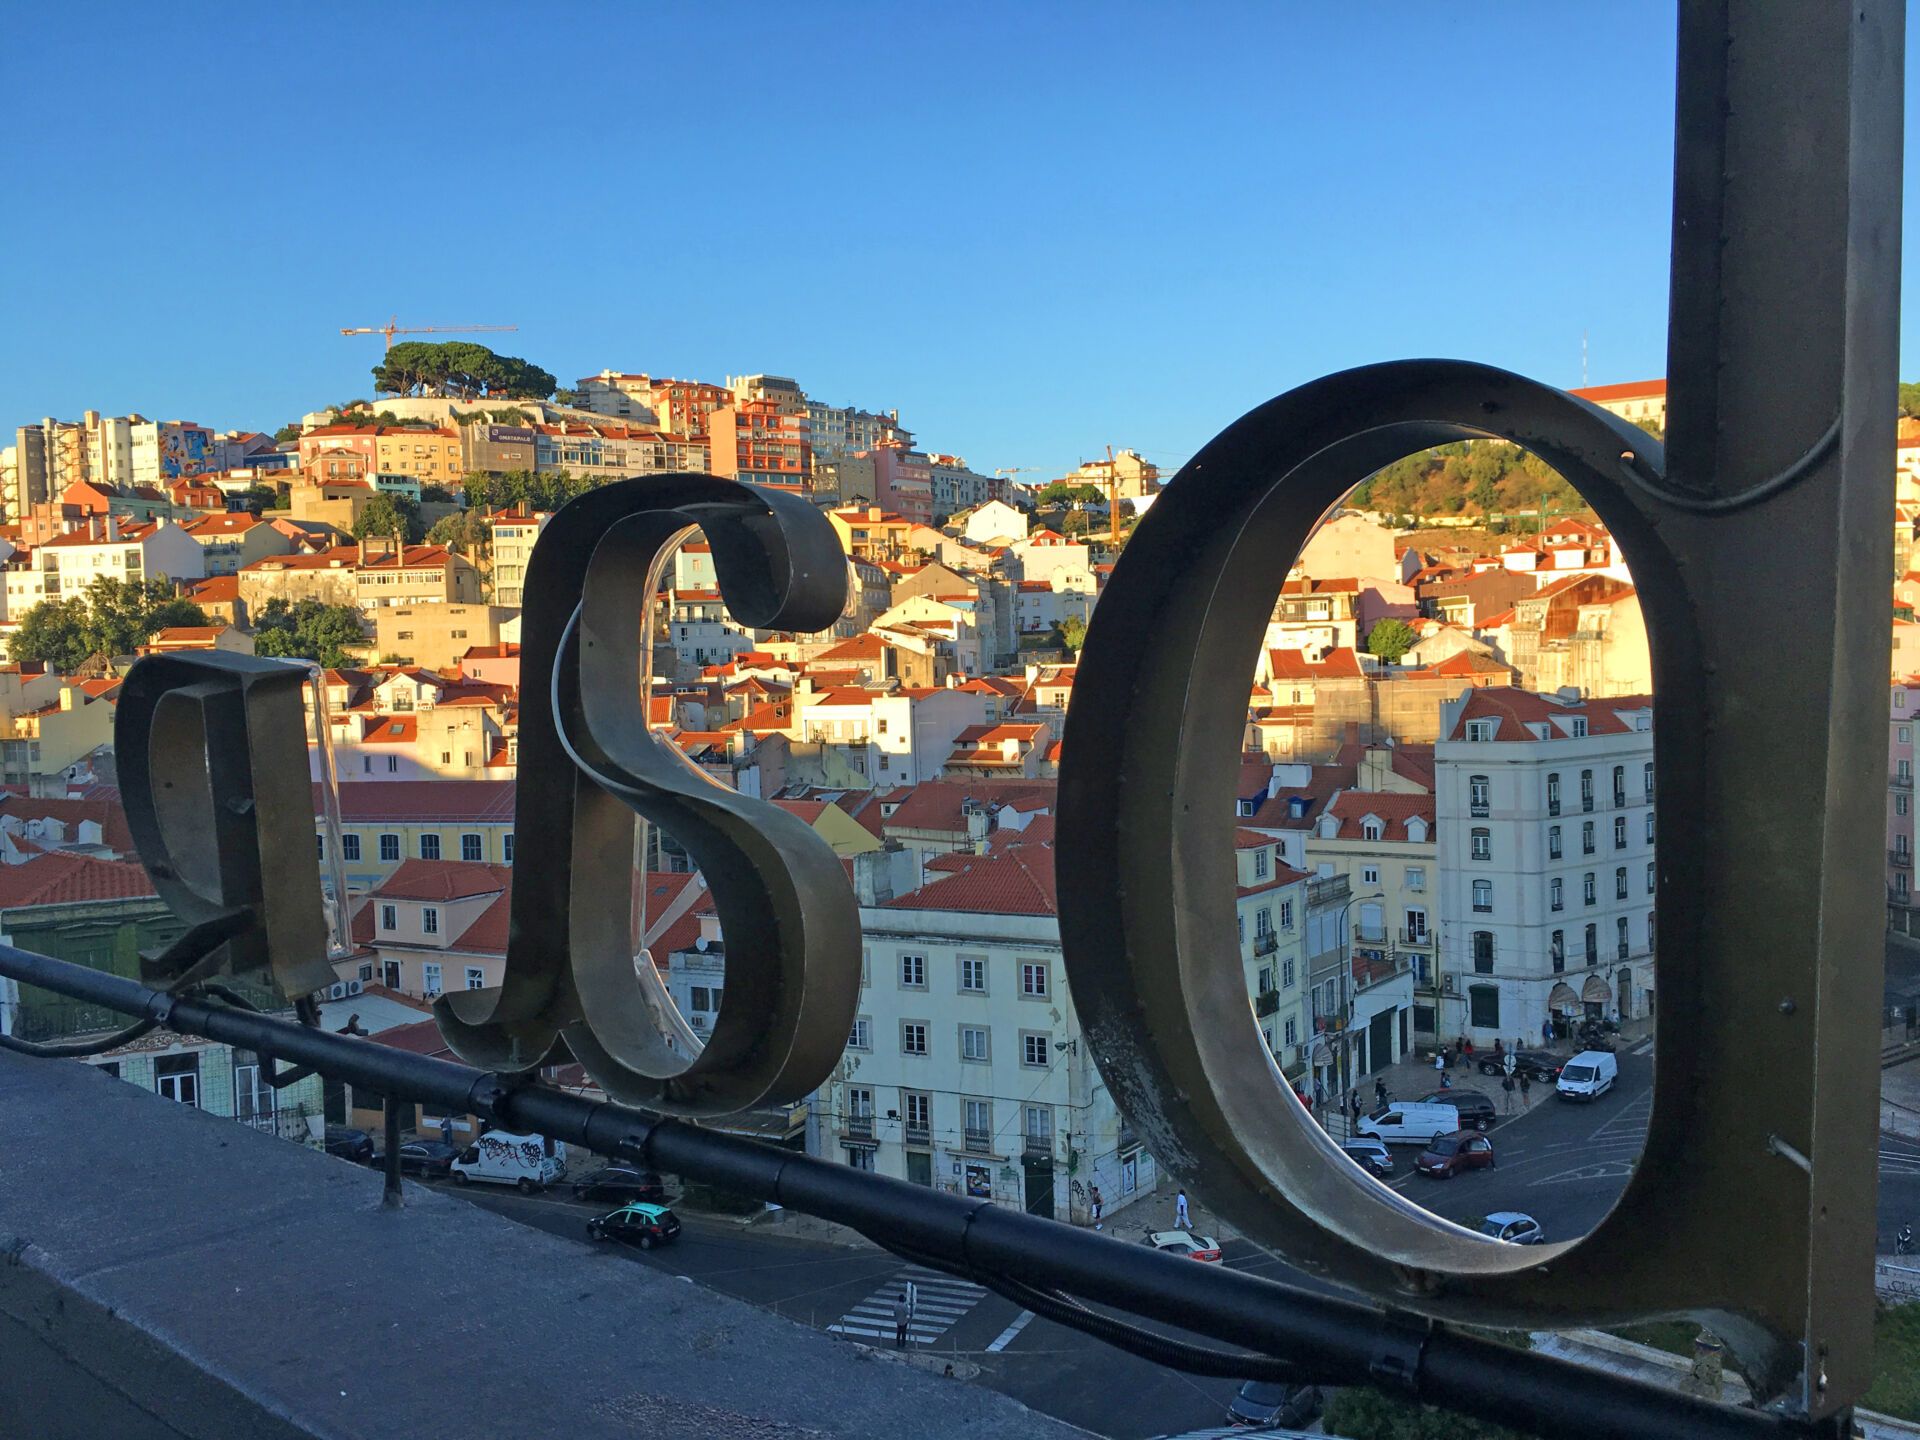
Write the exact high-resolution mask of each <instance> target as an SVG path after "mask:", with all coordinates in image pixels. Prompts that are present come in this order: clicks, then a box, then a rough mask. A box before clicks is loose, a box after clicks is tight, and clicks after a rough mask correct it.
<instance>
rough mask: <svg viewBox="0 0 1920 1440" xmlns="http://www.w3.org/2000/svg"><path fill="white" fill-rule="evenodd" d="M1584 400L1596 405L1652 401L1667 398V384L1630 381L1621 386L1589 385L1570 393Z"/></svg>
mask: <svg viewBox="0 0 1920 1440" xmlns="http://www.w3.org/2000/svg"><path fill="white" fill-rule="evenodd" d="M1568 393H1569V394H1573V395H1578V396H1579V397H1580V398H1581V399H1582V400H1590V401H1592V402H1593V403H1594V404H1595V405H1599V404H1602V403H1603V402H1605V401H1608V400H1651V399H1654V398H1655V397H1660V398H1663V399H1664V398H1665V396H1666V393H1667V382H1666V381H1665V380H1629V381H1627V382H1626V383H1624V384H1621V385H1589V386H1587V387H1586V388H1585V389H1583V390H1573V391H1569V392H1568Z"/></svg>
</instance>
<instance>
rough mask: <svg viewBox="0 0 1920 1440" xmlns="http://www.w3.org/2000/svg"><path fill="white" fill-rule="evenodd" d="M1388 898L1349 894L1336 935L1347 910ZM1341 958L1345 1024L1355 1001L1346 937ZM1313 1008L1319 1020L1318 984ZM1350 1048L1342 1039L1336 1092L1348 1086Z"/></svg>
mask: <svg viewBox="0 0 1920 1440" xmlns="http://www.w3.org/2000/svg"><path fill="white" fill-rule="evenodd" d="M1386 898H1387V897H1386V894H1385V892H1376V893H1374V894H1372V895H1353V896H1349V897H1348V899H1347V903H1346V904H1344V905H1342V906H1341V907H1340V914H1339V917H1338V919H1336V920H1335V921H1334V927H1333V928H1334V933H1335V935H1339V932H1340V931H1342V930H1344V929H1345V928H1346V924H1347V912H1348V911H1349V910H1351V909H1352V908H1353V907H1354V906H1356V905H1358V904H1360V903H1362V902H1363V901H1367V900H1385V899H1386ZM1340 960H1341V975H1340V1008H1341V1010H1342V1012H1343V1013H1342V1016H1341V1019H1342V1022H1343V1024H1344V1022H1345V1021H1347V1020H1350V1019H1351V1018H1352V1016H1353V1001H1352V997H1351V995H1350V993H1349V991H1348V986H1349V985H1350V984H1351V982H1352V978H1353V951H1352V947H1351V946H1350V945H1349V944H1348V943H1347V941H1346V940H1345V939H1344V938H1342V939H1341V941H1340ZM1313 1008H1314V1017H1313V1018H1314V1019H1315V1021H1318V1020H1319V1019H1320V1018H1321V1017H1320V1014H1319V1010H1320V987H1319V986H1317V985H1316V986H1314V987H1313ZM1315 1028H1316V1029H1317V1028H1318V1027H1317V1025H1316V1027H1315ZM1350 1049H1351V1041H1350V1040H1345V1039H1343V1040H1342V1041H1341V1044H1340V1048H1339V1052H1338V1054H1339V1059H1338V1062H1337V1063H1336V1065H1335V1066H1334V1073H1335V1076H1336V1084H1335V1093H1336V1094H1339V1093H1342V1092H1344V1091H1345V1090H1346V1089H1347V1088H1348V1084H1349V1078H1350V1069H1351V1067H1350V1064H1349V1060H1348V1055H1349V1051H1350Z"/></svg>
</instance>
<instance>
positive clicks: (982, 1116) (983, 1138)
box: [965, 1100, 993, 1154]
mask: <svg viewBox="0 0 1920 1440" xmlns="http://www.w3.org/2000/svg"><path fill="white" fill-rule="evenodd" d="M965 1113H966V1131H967V1133H966V1145H967V1149H969V1150H972V1151H975V1152H977V1153H980V1154H985V1153H986V1152H987V1151H988V1150H990V1149H992V1148H993V1102H992V1101H991V1100H969V1101H967V1102H966V1112H965Z"/></svg>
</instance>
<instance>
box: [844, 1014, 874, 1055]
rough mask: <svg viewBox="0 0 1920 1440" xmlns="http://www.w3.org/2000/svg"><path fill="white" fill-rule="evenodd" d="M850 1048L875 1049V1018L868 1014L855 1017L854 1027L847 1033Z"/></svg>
mask: <svg viewBox="0 0 1920 1440" xmlns="http://www.w3.org/2000/svg"><path fill="white" fill-rule="evenodd" d="M847 1048H848V1049H849V1050H871V1049H873V1018H872V1017H871V1016H868V1015H856V1016H854V1017H853V1029H852V1030H851V1031H850V1032H849V1033H848V1035H847Z"/></svg>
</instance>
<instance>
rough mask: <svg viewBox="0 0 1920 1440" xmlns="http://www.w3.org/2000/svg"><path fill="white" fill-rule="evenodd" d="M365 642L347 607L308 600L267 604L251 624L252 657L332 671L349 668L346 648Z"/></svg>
mask: <svg viewBox="0 0 1920 1440" xmlns="http://www.w3.org/2000/svg"><path fill="white" fill-rule="evenodd" d="M365 638H366V632H365V630H364V629H363V627H362V626H361V623H360V612H359V611H358V610H356V609H354V608H353V606H351V605H323V604H321V603H320V602H319V601H318V600H312V599H308V600H296V601H294V603H293V604H291V605H289V604H288V603H287V602H286V601H284V600H269V601H268V602H267V603H266V604H265V605H263V606H262V607H261V608H260V613H259V615H258V616H256V617H255V620H254V634H253V653H254V654H256V655H270V656H275V657H278V658H281V659H290V660H314V661H318V662H319V663H320V664H322V665H325V666H327V667H328V668H330V669H333V668H338V667H339V666H342V665H351V664H353V662H354V657H353V655H352V653H350V652H349V651H348V649H347V648H346V647H347V646H349V645H355V644H358V643H360V642H361V641H363V640H364V639H365Z"/></svg>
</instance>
